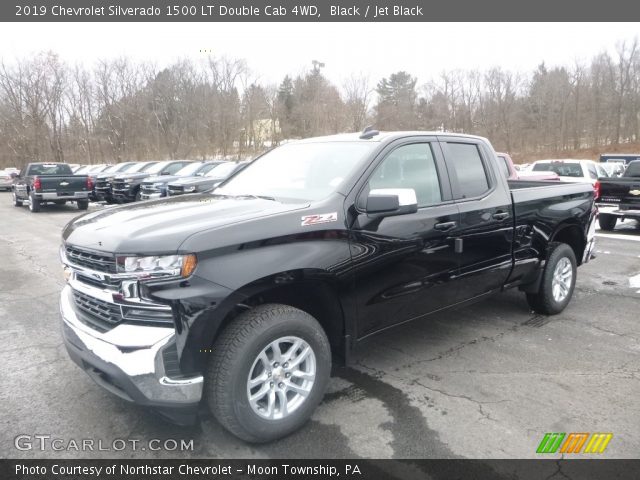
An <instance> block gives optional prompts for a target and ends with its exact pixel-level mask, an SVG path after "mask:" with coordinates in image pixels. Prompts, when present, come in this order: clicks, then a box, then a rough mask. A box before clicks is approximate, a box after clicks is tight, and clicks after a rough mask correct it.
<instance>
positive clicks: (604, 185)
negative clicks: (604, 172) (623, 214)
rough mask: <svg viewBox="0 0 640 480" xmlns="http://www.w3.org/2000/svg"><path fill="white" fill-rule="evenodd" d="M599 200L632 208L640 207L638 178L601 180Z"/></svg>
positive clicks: (639, 179)
mask: <svg viewBox="0 0 640 480" xmlns="http://www.w3.org/2000/svg"><path fill="white" fill-rule="evenodd" d="M599 202H602V203H614V204H619V205H624V206H625V207H627V208H633V209H638V208H640V178H638V179H635V178H620V179H617V180H604V181H601V182H600V199H599Z"/></svg>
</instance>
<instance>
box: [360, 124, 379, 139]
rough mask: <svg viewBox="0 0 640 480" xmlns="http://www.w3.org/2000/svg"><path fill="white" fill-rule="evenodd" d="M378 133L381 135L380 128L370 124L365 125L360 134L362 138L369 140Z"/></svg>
mask: <svg viewBox="0 0 640 480" xmlns="http://www.w3.org/2000/svg"><path fill="white" fill-rule="evenodd" d="M376 135H380V132H379V131H378V130H376V129H374V128H373V125H368V126H366V127H364V130H363V131H362V133H361V134H360V138H361V139H362V140H369V139H371V138H373V137H375V136H376Z"/></svg>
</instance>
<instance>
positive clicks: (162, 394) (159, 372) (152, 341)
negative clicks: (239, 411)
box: [60, 285, 203, 407]
mask: <svg viewBox="0 0 640 480" xmlns="http://www.w3.org/2000/svg"><path fill="white" fill-rule="evenodd" d="M60 314H61V316H62V331H63V337H64V341H65V345H66V347H67V351H68V352H69V355H70V357H71V358H72V360H74V362H76V363H77V364H78V365H79V366H80V367H81V368H83V369H84V370H85V371H86V372H87V374H89V376H90V377H91V378H92V379H93V380H95V381H96V383H98V384H99V385H100V386H102V387H103V388H105V389H107V390H109V391H110V392H112V393H114V394H116V395H118V396H120V397H121V398H124V399H126V400H129V401H133V402H135V403H139V404H142V405H148V406H156V407H180V406H189V405H193V404H197V403H198V402H199V401H200V399H201V397H202V384H203V377H202V376H201V375H199V376H195V377H190V378H180V379H172V378H170V377H168V376H167V375H166V374H165V369H164V362H163V350H164V349H165V348H166V347H168V346H170V345H172V343H173V342H172V341H173V339H174V336H175V331H174V329H173V328H169V327H154V326H146V325H130V324H120V325H118V326H116V327H115V328H113V329H111V330H109V331H107V332H104V333H101V332H98V331H97V330H94V329H92V328H91V327H89V326H87V325H85V324H84V323H82V322H81V321H80V320H79V319H78V316H77V314H76V311H75V308H74V301H73V297H72V289H71V287H70V286H69V285H67V286H65V287H64V289H63V290H62V294H61V295H60Z"/></svg>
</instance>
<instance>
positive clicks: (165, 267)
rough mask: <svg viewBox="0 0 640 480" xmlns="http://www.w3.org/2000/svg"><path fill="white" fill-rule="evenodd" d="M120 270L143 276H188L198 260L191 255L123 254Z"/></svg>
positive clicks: (119, 265) (120, 260)
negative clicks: (134, 255) (138, 255)
mask: <svg viewBox="0 0 640 480" xmlns="http://www.w3.org/2000/svg"><path fill="white" fill-rule="evenodd" d="M117 263H118V271H120V272H124V273H131V274H133V275H137V276H141V277H153V276H172V277H183V278H186V277H188V276H189V275H191V274H192V273H193V271H194V270H195V269H196V265H197V264H198V261H197V259H196V256H195V255H193V254H191V255H162V256H151V257H133V256H131V257H130V256H121V257H118V258H117Z"/></svg>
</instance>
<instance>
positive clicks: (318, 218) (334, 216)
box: [302, 212, 338, 227]
mask: <svg viewBox="0 0 640 480" xmlns="http://www.w3.org/2000/svg"><path fill="white" fill-rule="evenodd" d="M337 221H338V212H333V213H321V214H319V215H305V216H304V217H302V226H303V227H308V226H310V225H318V224H319V223H329V222H337Z"/></svg>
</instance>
